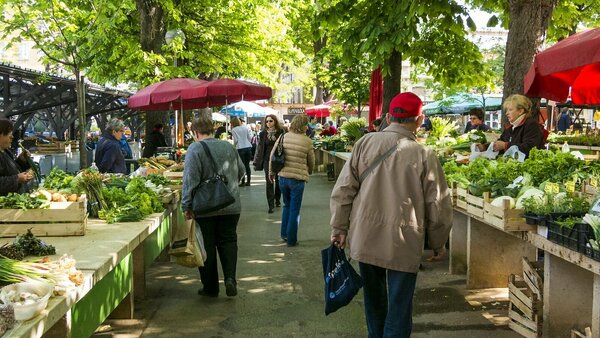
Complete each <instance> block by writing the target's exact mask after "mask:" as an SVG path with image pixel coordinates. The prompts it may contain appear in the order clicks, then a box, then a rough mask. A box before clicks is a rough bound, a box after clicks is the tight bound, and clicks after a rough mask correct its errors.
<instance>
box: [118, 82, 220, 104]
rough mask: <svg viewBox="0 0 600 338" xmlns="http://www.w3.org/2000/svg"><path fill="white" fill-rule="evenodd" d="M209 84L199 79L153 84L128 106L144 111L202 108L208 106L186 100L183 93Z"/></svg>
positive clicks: (136, 94) (132, 98)
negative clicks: (182, 95) (185, 90)
mask: <svg viewBox="0 0 600 338" xmlns="http://www.w3.org/2000/svg"><path fill="white" fill-rule="evenodd" d="M207 82H208V81H204V80H198V79H187V78H176V79H170V80H165V81H161V82H157V83H153V84H151V85H149V86H147V87H144V88H142V89H140V90H139V91H138V92H137V93H135V94H133V95H131V96H130V97H129V99H128V100H127V106H129V108H133V109H138V110H144V111H163V110H164V111H167V110H170V109H181V108H183V109H194V108H202V107H205V106H206V104H205V103H202V102H200V101H197V102H194V101H192V100H184V99H182V97H181V92H182V90H184V89H188V88H193V87H197V86H201V85H203V84H205V83H207Z"/></svg>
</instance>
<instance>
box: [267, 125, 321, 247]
mask: <svg viewBox="0 0 600 338" xmlns="http://www.w3.org/2000/svg"><path fill="white" fill-rule="evenodd" d="M307 129H308V116H306V115H296V116H295V117H294V118H293V119H292V123H291V124H290V132H289V133H286V134H284V135H283V150H284V154H285V165H284V166H283V169H281V171H280V172H279V187H280V188H281V194H282V196H283V212H282V214H281V238H282V239H283V240H284V241H286V242H287V246H295V245H297V244H298V225H299V223H300V207H301V206H302V195H303V194H304V185H305V183H306V182H307V181H308V176H309V175H310V174H312V170H313V166H314V165H315V154H314V152H313V148H312V140H311V139H310V138H308V136H306V130H307ZM281 140H282V137H279V139H278V140H277V142H275V145H274V146H273V150H272V151H271V154H273V152H274V151H275V150H276V149H277V145H278V144H279V142H281ZM269 158H270V156H269ZM275 174H276V173H275V172H273V168H272V165H271V163H270V162H269V175H270V177H269V178H270V180H271V181H273V180H274V179H275Z"/></svg>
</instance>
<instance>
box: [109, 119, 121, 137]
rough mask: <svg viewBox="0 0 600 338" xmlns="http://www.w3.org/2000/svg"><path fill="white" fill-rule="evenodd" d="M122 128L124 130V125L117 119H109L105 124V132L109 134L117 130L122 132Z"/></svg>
mask: <svg viewBox="0 0 600 338" xmlns="http://www.w3.org/2000/svg"><path fill="white" fill-rule="evenodd" d="M124 128H125V123H123V121H121V120H119V119H117V118H114V119H111V120H110V121H108V123H107V124H106V131H108V132H109V133H112V132H113V131H117V130H123V129H124Z"/></svg>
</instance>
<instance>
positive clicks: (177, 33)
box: [165, 28, 185, 146]
mask: <svg viewBox="0 0 600 338" xmlns="http://www.w3.org/2000/svg"><path fill="white" fill-rule="evenodd" d="M175 38H181V40H182V41H183V42H185V34H184V33H183V31H182V30H181V28H175V29H171V30H168V31H167V33H166V34H165V42H166V43H167V44H170V43H171V42H173V40H175ZM173 67H177V57H176V56H175V55H173ZM181 117H182V120H183V106H182V107H181ZM179 122H180V119H179V113H178V110H177V109H176V110H175V145H177V146H178V145H179V130H180V128H179ZM182 127H183V124H182ZM182 143H183V142H182Z"/></svg>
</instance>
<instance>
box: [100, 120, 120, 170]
mask: <svg viewBox="0 0 600 338" xmlns="http://www.w3.org/2000/svg"><path fill="white" fill-rule="evenodd" d="M124 129H125V124H124V123H123V121H121V120H119V119H112V120H110V121H109V122H108V124H107V125H106V130H104V133H102V137H101V138H100V140H99V141H98V145H97V146H96V155H95V156H94V159H95V162H96V166H97V167H98V170H99V171H100V172H101V173H115V174H127V166H126V165H125V156H124V155H123V152H122V151H121V144H120V140H121V136H122V135H123V132H124Z"/></svg>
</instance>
